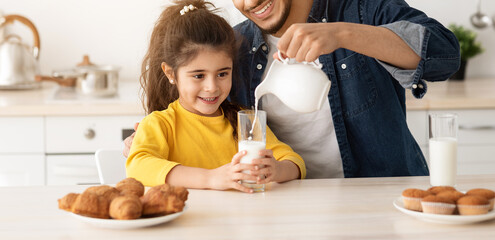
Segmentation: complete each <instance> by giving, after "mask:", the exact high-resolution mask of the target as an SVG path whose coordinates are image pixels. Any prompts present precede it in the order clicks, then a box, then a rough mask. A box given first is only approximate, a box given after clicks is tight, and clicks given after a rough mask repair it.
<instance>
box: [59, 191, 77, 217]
mask: <svg viewBox="0 0 495 240" xmlns="http://www.w3.org/2000/svg"><path fill="white" fill-rule="evenodd" d="M77 196H79V193H69V194H67V195H65V196H64V197H63V198H61V199H58V208H60V209H62V210H65V211H68V212H72V206H73V205H74V202H75V201H76V199H77Z"/></svg>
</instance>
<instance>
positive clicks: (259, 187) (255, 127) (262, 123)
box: [237, 110, 266, 192]
mask: <svg viewBox="0 0 495 240" xmlns="http://www.w3.org/2000/svg"><path fill="white" fill-rule="evenodd" d="M237 136H238V141H239V152H240V151H243V150H246V151H247V154H246V155H245V156H244V157H242V159H241V163H251V162H252V160H253V159H257V158H261V156H260V155H259V151H260V150H263V149H265V147H266V112H265V111H262V110H257V111H255V110H242V111H239V112H238V113H237ZM242 185H244V186H246V187H249V188H251V189H253V191H255V192H264V191H265V184H256V182H255V181H243V182H242Z"/></svg>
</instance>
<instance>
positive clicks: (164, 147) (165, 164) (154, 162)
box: [126, 101, 306, 186]
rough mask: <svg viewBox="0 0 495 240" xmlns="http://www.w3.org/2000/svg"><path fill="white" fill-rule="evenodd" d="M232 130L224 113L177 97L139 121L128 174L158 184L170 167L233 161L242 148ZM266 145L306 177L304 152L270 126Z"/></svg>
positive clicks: (148, 184)
mask: <svg viewBox="0 0 495 240" xmlns="http://www.w3.org/2000/svg"><path fill="white" fill-rule="evenodd" d="M232 131H233V128H232V126H231V125H230V123H229V121H228V120H227V118H225V117H224V116H223V114H222V116H219V117H204V116H200V115H197V114H194V113H191V112H189V111H187V110H186V109H184V108H183V107H182V106H181V105H180V104H179V101H175V102H173V103H171V104H170V105H169V106H168V108H167V109H166V110H164V111H155V112H152V113H151V114H149V115H148V116H146V117H145V118H144V119H143V120H142V121H141V122H140V123H139V127H138V129H137V132H136V135H135V136H134V140H133V142H132V147H131V149H130V153H129V157H128V158H127V163H126V172H127V176H128V177H133V178H136V179H137V180H139V181H141V182H142V183H143V184H144V185H146V186H155V185H159V184H163V183H164V182H165V179H166V177H167V174H168V173H169V172H170V170H172V168H173V167H175V166H176V165H179V164H182V165H184V166H189V167H199V168H206V169H214V168H218V167H220V166H222V165H225V164H227V163H230V162H231V161H232V157H233V156H234V155H235V154H236V153H237V152H238V146H237V141H235V140H234V138H233V136H232ZM266 148H267V149H271V150H272V151H273V155H274V157H275V159H277V160H278V161H281V160H290V161H292V162H294V163H295V164H296V165H297V166H299V169H300V171H301V178H304V177H306V166H305V164H304V161H303V160H302V158H301V156H299V155H298V154H297V153H295V152H294V151H293V150H292V149H291V148H290V147H289V146H288V145H287V144H285V143H283V142H280V141H279V140H278V139H277V138H276V137H275V135H274V134H273V132H272V131H271V130H270V129H268V128H267V132H266Z"/></svg>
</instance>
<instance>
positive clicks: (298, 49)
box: [273, 23, 340, 62]
mask: <svg viewBox="0 0 495 240" xmlns="http://www.w3.org/2000/svg"><path fill="white" fill-rule="evenodd" d="M337 33H338V25H337V24H333V23H298V24H293V25H292V26H290V27H289V28H288V29H287V31H286V32H285V33H284V34H283V35H282V37H281V38H280V40H279V42H278V44H277V48H278V49H279V50H280V52H282V53H283V54H284V55H285V56H287V57H289V58H295V59H296V61H298V62H303V61H306V62H313V61H315V60H316V59H317V58H318V57H319V56H320V55H323V54H328V53H331V52H333V51H335V49H337V48H340V42H339V39H338V36H337ZM275 55H277V54H275ZM275 55H274V56H273V57H274V58H276V59H278V56H275Z"/></svg>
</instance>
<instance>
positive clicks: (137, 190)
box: [115, 178, 144, 197]
mask: <svg viewBox="0 0 495 240" xmlns="http://www.w3.org/2000/svg"><path fill="white" fill-rule="evenodd" d="M115 188H116V189H117V190H119V191H120V194H121V195H134V196H137V197H141V196H143V194H144V185H143V184H142V183H141V182H139V181H138V180H136V179H134V178H126V179H124V180H122V181H120V182H118V183H117V185H116V186H115Z"/></svg>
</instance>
